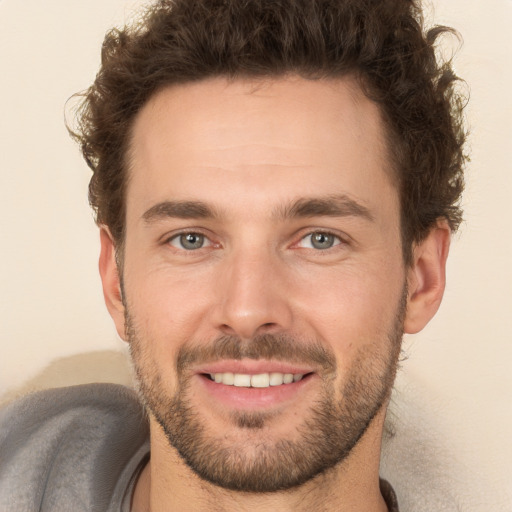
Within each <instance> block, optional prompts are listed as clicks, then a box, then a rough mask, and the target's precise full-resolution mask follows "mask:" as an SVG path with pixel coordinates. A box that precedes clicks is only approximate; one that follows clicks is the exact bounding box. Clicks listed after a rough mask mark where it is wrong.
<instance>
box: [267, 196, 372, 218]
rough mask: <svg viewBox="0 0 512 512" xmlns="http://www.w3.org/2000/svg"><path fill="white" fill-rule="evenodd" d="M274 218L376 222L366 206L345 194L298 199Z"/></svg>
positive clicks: (276, 211)
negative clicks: (352, 219) (330, 218)
mask: <svg viewBox="0 0 512 512" xmlns="http://www.w3.org/2000/svg"><path fill="white" fill-rule="evenodd" d="M274 217H276V218H278V219H287V218H303V217H304V218H306V217H361V218H363V219H365V220H368V221H373V220H374V217H373V215H372V213H371V212H370V210H369V209H368V208H367V207H366V206H363V205H362V204H360V203H358V202H357V201H355V200H354V199H352V198H350V197H348V196H346V195H344V194H342V195H329V196H324V197H311V198H301V199H297V200H296V201H294V202H293V203H291V204H290V205H287V206H285V207H281V208H278V209H276V210H275V211H274Z"/></svg>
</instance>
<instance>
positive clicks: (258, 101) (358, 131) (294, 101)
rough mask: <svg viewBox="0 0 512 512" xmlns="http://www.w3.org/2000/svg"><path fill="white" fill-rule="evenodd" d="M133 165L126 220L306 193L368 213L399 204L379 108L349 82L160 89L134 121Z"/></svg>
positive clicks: (289, 80) (209, 83)
mask: <svg viewBox="0 0 512 512" xmlns="http://www.w3.org/2000/svg"><path fill="white" fill-rule="evenodd" d="M129 160H130V165H129V168H130V179H129V184H128V190H127V211H128V212H130V209H131V207H133V208H135V209H136V210H137V211H141V210H144V211H145V210H146V209H147V208H149V207H151V206H152V203H157V202H158V201H165V200H169V199H199V200H202V201H206V202H210V201H211V202H214V203H216V205H218V206H220V207H222V206H223V203H224V205H226V206H227V205H233V206H236V205H237V203H240V206H243V202H244V201H245V202H246V201H247V200H248V199H249V200H251V201H252V202H254V203H255V204H262V205H263V204H266V203H268V201H269V200H270V198H271V197H275V198H276V200H277V199H278V198H279V199H294V198H296V197H297V196H303V195H305V194H306V195H307V194H308V193H310V194H313V195H325V194H326V193H342V194H347V195H350V196H353V197H355V198H356V199H358V200H360V201H362V202H363V203H364V202H366V201H370V202H371V201H372V200H373V201H376V202H378V198H379V196H380V195H382V193H383V192H384V189H386V190H389V191H392V193H393V194H395V195H396V191H395V190H394V186H393V185H392V180H391V178H390V176H392V173H391V171H390V169H389V167H390V165H389V158H388V157H387V151H386V143H385V133H384V125H383V123H382V120H381V115H380V111H379V108H378V107H377V105H376V104H375V103H373V102H372V101H370V100H368V99H367V98H366V97H365V96H364V94H363V93H362V91H361V89H360V88H359V86H358V85H357V83H356V81H355V80H354V79H352V78H350V77H347V78H343V79H336V80H306V79H303V78H299V77H286V78H282V79H273V80H270V79H267V80H258V81H255V80H235V81H228V80H226V79H224V78H215V79H209V80H204V81H200V82H196V83H190V84H184V85H179V86H172V87H169V88H166V89H163V90H162V91H160V92H158V93H157V94H155V95H154V96H153V97H152V98H151V99H150V101H149V102H148V103H147V104H146V105H145V106H144V108H143V109H142V110H141V112H140V113H139V114H138V116H137V118H136V120H135V123H134V126H133V130H132V139H131V148H130V158H129ZM219 188H220V189H221V190H219ZM247 191H250V195H249V194H248V195H245V192H247ZM219 192H222V193H219Z"/></svg>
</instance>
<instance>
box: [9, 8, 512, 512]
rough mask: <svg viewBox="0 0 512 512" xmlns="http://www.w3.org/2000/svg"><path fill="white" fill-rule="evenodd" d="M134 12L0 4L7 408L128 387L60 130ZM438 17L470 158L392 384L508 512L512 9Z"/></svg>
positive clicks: (73, 160)
mask: <svg viewBox="0 0 512 512" xmlns="http://www.w3.org/2000/svg"><path fill="white" fill-rule="evenodd" d="M138 3H140V2H136V1H131V2H130V1H127V0H88V1H87V2H79V1H76V0H75V1H73V0H47V1H45V2H41V1H40V0H0V63H1V68H0V70H1V71H0V209H1V213H0V234H1V242H0V243H1V251H0V283H1V288H0V289H1V292H0V347H1V351H0V397H2V396H3V398H4V399H6V398H9V397H12V396H15V395H17V394H19V393H21V392H24V391H26V390H28V389H35V388H39V387H48V386H55V385H67V384H71V383H78V382H87V381H91V380H99V381H103V380H110V381H114V382H121V383H128V382H129V381H130V376H129V370H128V366H127V364H126V362H125V359H124V353H125V352H126V348H125V346H124V344H123V342H122V341H120V340H119V339H118V337H117V335H116V333H115V330H114V327H113V324H112V322H111V320H110V318H109V317H108V314H107V312H106V309H105V306H104V304H103V298H102V294H101V287H100V280H99V276H98V271H97V257H98V251H99V240H98V233H97V228H96V227H95V225H94V222H93V218H92V213H91V211H90V209H89V207H88V203H87V183H88V180H89V170H88V168H87V167H86V165H85V163H84V162H83V161H82V159H81V157H80V155H79V152H78V149H77V147H76V146H75V145H74V143H73V142H72V141H71V140H70V139H69V137H68V135H67V132H66V129H65V127H64V103H65V101H66V99H67V98H69V97H70V96H71V95H72V94H73V93H75V92H77V91H80V90H82V89H84V88H86V87H88V85H89V84H90V83H91V82H92V80H93V78H94V75H95V73H96V71H97V68H98V65H99V56H100V46H101V41H102V39H103V35H104V33H105V31H106V30H107V29H108V28H109V27H111V26H112V25H113V24H119V23H122V22H123V20H125V18H126V16H127V15H129V14H130V13H131V12H132V7H133V6H134V5H136V4H138ZM433 10H434V12H435V17H434V19H435V22H436V23H441V24H448V25H450V26H454V27H455V28H457V29H458V30H459V31H460V32H461V33H462V35H463V38H464V45H463V46H462V49H461V50H460V51H459V53H458V54H457V56H456V60H455V68H456V71H457V72H458V73H459V74H460V75H461V76H462V77H463V78H465V79H466V80H467V82H468V84H469V86H470V91H471V100H470V104H469V107H468V110H467V116H468V121H469V124H470V126H471V137H470V150H471V154H472V160H471V162H470V164H469V166H468V171H467V190H466V193H465V196H464V201H463V204H464V207H465V212H466V213H465V219H466V220H465V223H464V225H463V226H462V228H461V231H460V233H459V234H457V235H455V237H454V239H453V243H452V250H451V256H450V260H449V264H448V284H447V291H446V294H445V299H444V303H443V305H442V306H441V310H440V311H439V313H438V315H437V316H436V318H435V319H434V320H433V321H432V322H431V324H430V325H429V326H428V327H427V328H426V329H425V330H424V331H423V332H422V333H420V334H418V335H416V336H413V337H407V338H406V341H405V349H406V353H407V355H408V360H407V361H406V362H404V364H403V370H402V372H401V375H400V377H399V382H398V387H399V388H400V387H401V388H402V389H403V390H404V391H403V392H404V393H405V394H410V395H411V396H412V397H416V398H417V399H418V400H421V401H423V402H424V405H425V407H426V409H427V410H428V408H429V407H430V408H431V409H432V410H435V418H434V419H435V421H436V423H437V426H438V428H439V432H440V434H439V435H440V436H441V437H442V438H443V439H444V440H445V442H446V443H447V444H449V445H451V446H452V447H454V449H455V451H457V452H458V453H459V457H460V459H461V460H462V462H463V463H464V464H465V465H466V466H469V467H472V468H475V469H476V470H477V471H478V472H479V473H480V474H481V475H482V478H484V480H485V481H489V482H491V487H492V495H493V499H495V500H496V504H495V505H494V508H493V506H491V507H490V508H489V503H487V504H485V503H482V502H479V503H476V502H475V504H474V505H473V506H472V508H471V510H481V511H482V512H483V511H484V510H486V511H487V510H503V511H505V510H509V511H510V510H512V505H510V501H508V499H509V498H508V497H507V495H508V496H509V495H510V494H512V486H511V484H510V480H511V478H510V477H512V442H511V434H512V368H511V367H512V298H511V289H512V237H511V232H512V228H511V220H512V200H511V199H512V169H511V164H510V161H511V159H512V158H511V151H510V148H511V146H512V121H511V119H512V100H511V96H510V92H509V90H510V87H511V84H512V57H511V55H512V44H511V38H510V27H511V26H512V1H511V0H488V1H486V2H482V0H438V1H437V2H435V3H434V5H433ZM427 19H428V20H430V21H431V20H432V9H431V8H430V7H429V8H428V9H427ZM456 46H457V45H454V44H452V43H450V44H449V46H447V50H446V51H447V53H448V54H449V53H450V52H451V51H452V49H453V48H454V47H456ZM420 397H421V398H420ZM489 491H490V489H489ZM509 506H510V508H509ZM479 507H481V508H479Z"/></svg>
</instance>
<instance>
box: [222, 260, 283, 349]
mask: <svg viewBox="0 0 512 512" xmlns="http://www.w3.org/2000/svg"><path fill="white" fill-rule="evenodd" d="M269 252H270V251H269ZM269 252H265V251H258V252H256V251H247V252H239V253H238V254H235V255H233V256H232V257H231V258H229V261H225V262H224V265H223V266H224V269H223V271H222V272H221V273H220V276H219V280H218V282H217V285H218V296H219V297H220V301H219V303H218V308H217V319H216V323H217V329H218V330H220V331H221V332H222V333H223V334H228V335H231V336H237V337H239V338H241V339H251V338H253V337H254V336H257V335H260V334H277V333H279V332H283V331H285V330H288V329H289V328H290V326H291V322H292V311H291V304H290V302H289V300H288V298H287V290H286V286H285V281H286V279H285V276H284V274H285V269H284V268H283V265H282V262H280V261H279V258H278V257H276V256H272V255H271V254H269ZM248 253H249V254H248Z"/></svg>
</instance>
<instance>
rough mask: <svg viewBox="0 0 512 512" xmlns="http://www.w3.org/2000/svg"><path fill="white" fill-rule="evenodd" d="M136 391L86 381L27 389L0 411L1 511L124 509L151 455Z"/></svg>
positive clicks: (126, 509) (128, 506) (91, 511)
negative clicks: (29, 392) (30, 392)
mask: <svg viewBox="0 0 512 512" xmlns="http://www.w3.org/2000/svg"><path fill="white" fill-rule="evenodd" d="M148 439H149V429H148V423H147V419H146V417H145V415H144V412H143V410H142V407H141V406H140V404H139V402H138V400H137V398H136V395H135V393H134V392H133V391H131V390H129V389H128V388H125V387H122V386H118V385H114V384H89V385H84V386H73V387H69V388H59V389H52V390H48V391H43V392H40V393H35V394H33V395H29V396H27V397H25V398H23V399H22V400H18V401H16V402H13V403H11V404H9V405H7V406H6V407H5V408H3V409H2V410H0V511H2V512H36V511H40V512H60V511H62V512H105V511H108V512H114V511H115V512H119V511H128V510H129V509H130V499H131V490H132V487H133V483H134V481H135V479H136V477H137V475H138V472H139V471H140V469H141V468H142V467H143V466H144V464H145V462H146V461H147V458H148V456H149V441H148Z"/></svg>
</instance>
